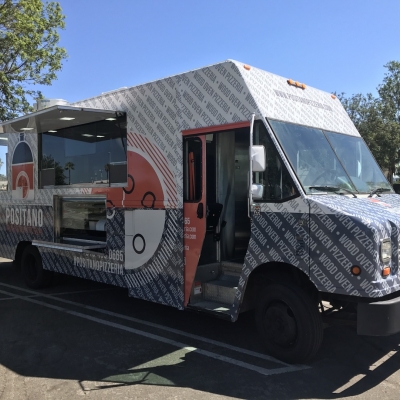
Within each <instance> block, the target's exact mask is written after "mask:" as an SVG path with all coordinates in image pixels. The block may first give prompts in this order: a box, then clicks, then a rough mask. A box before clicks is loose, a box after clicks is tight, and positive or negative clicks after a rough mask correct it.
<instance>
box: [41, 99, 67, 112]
mask: <svg viewBox="0 0 400 400" xmlns="http://www.w3.org/2000/svg"><path fill="white" fill-rule="evenodd" d="M68 104H69V103H68V101H66V100H63V99H37V100H36V103H33V108H34V110H35V111H40V110H43V109H45V108H48V107H53V106H67V105H68Z"/></svg>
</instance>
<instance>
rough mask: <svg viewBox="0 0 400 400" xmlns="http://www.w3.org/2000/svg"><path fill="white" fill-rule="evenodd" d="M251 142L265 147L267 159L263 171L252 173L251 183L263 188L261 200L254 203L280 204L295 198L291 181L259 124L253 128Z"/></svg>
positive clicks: (273, 146)
mask: <svg viewBox="0 0 400 400" xmlns="http://www.w3.org/2000/svg"><path fill="white" fill-rule="evenodd" d="M253 142H254V144H256V145H263V146H264V147H265V152H266V157H267V167H266V169H265V171H264V172H254V173H253V183H256V184H259V185H263V186H264V193H263V198H262V199H260V200H254V201H261V202H262V201H268V202H282V201H286V200H288V199H291V198H293V197H295V196H297V195H298V192H297V190H296V187H295V185H294V183H293V180H292V178H291V176H290V175H289V172H288V171H287V169H286V166H285V164H284V163H283V162H282V160H281V157H280V155H279V153H278V151H277V150H276V147H275V145H274V144H273V142H272V140H271V138H270V137H269V134H268V132H267V130H266V128H265V126H264V125H263V124H262V123H261V122H257V123H256V124H255V126H254V134H253Z"/></svg>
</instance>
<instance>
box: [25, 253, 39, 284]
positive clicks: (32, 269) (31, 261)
mask: <svg viewBox="0 0 400 400" xmlns="http://www.w3.org/2000/svg"><path fill="white" fill-rule="evenodd" d="M26 264H27V268H26V272H27V275H28V279H29V280H30V281H34V280H35V279H36V278H37V276H38V268H37V264H36V260H35V257H33V256H29V257H27V260H26Z"/></svg>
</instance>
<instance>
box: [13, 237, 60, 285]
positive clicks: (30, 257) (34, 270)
mask: <svg viewBox="0 0 400 400" xmlns="http://www.w3.org/2000/svg"><path fill="white" fill-rule="evenodd" d="M21 272H22V276H23V278H24V281H25V284H26V286H28V287H30V288H31V289H40V288H45V287H47V286H49V285H50V283H51V281H52V278H53V271H48V270H45V269H43V266H42V257H41V256H40V253H39V250H38V249H37V248H36V247H35V246H32V245H29V246H27V247H26V248H25V250H24V252H23V253H22V257H21Z"/></svg>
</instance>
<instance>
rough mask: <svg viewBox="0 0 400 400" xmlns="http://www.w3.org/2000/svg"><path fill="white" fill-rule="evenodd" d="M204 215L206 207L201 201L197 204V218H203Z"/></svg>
mask: <svg viewBox="0 0 400 400" xmlns="http://www.w3.org/2000/svg"><path fill="white" fill-rule="evenodd" d="M203 217H204V207H203V203H199V205H198V206H197V218H200V219H201V218H203Z"/></svg>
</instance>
